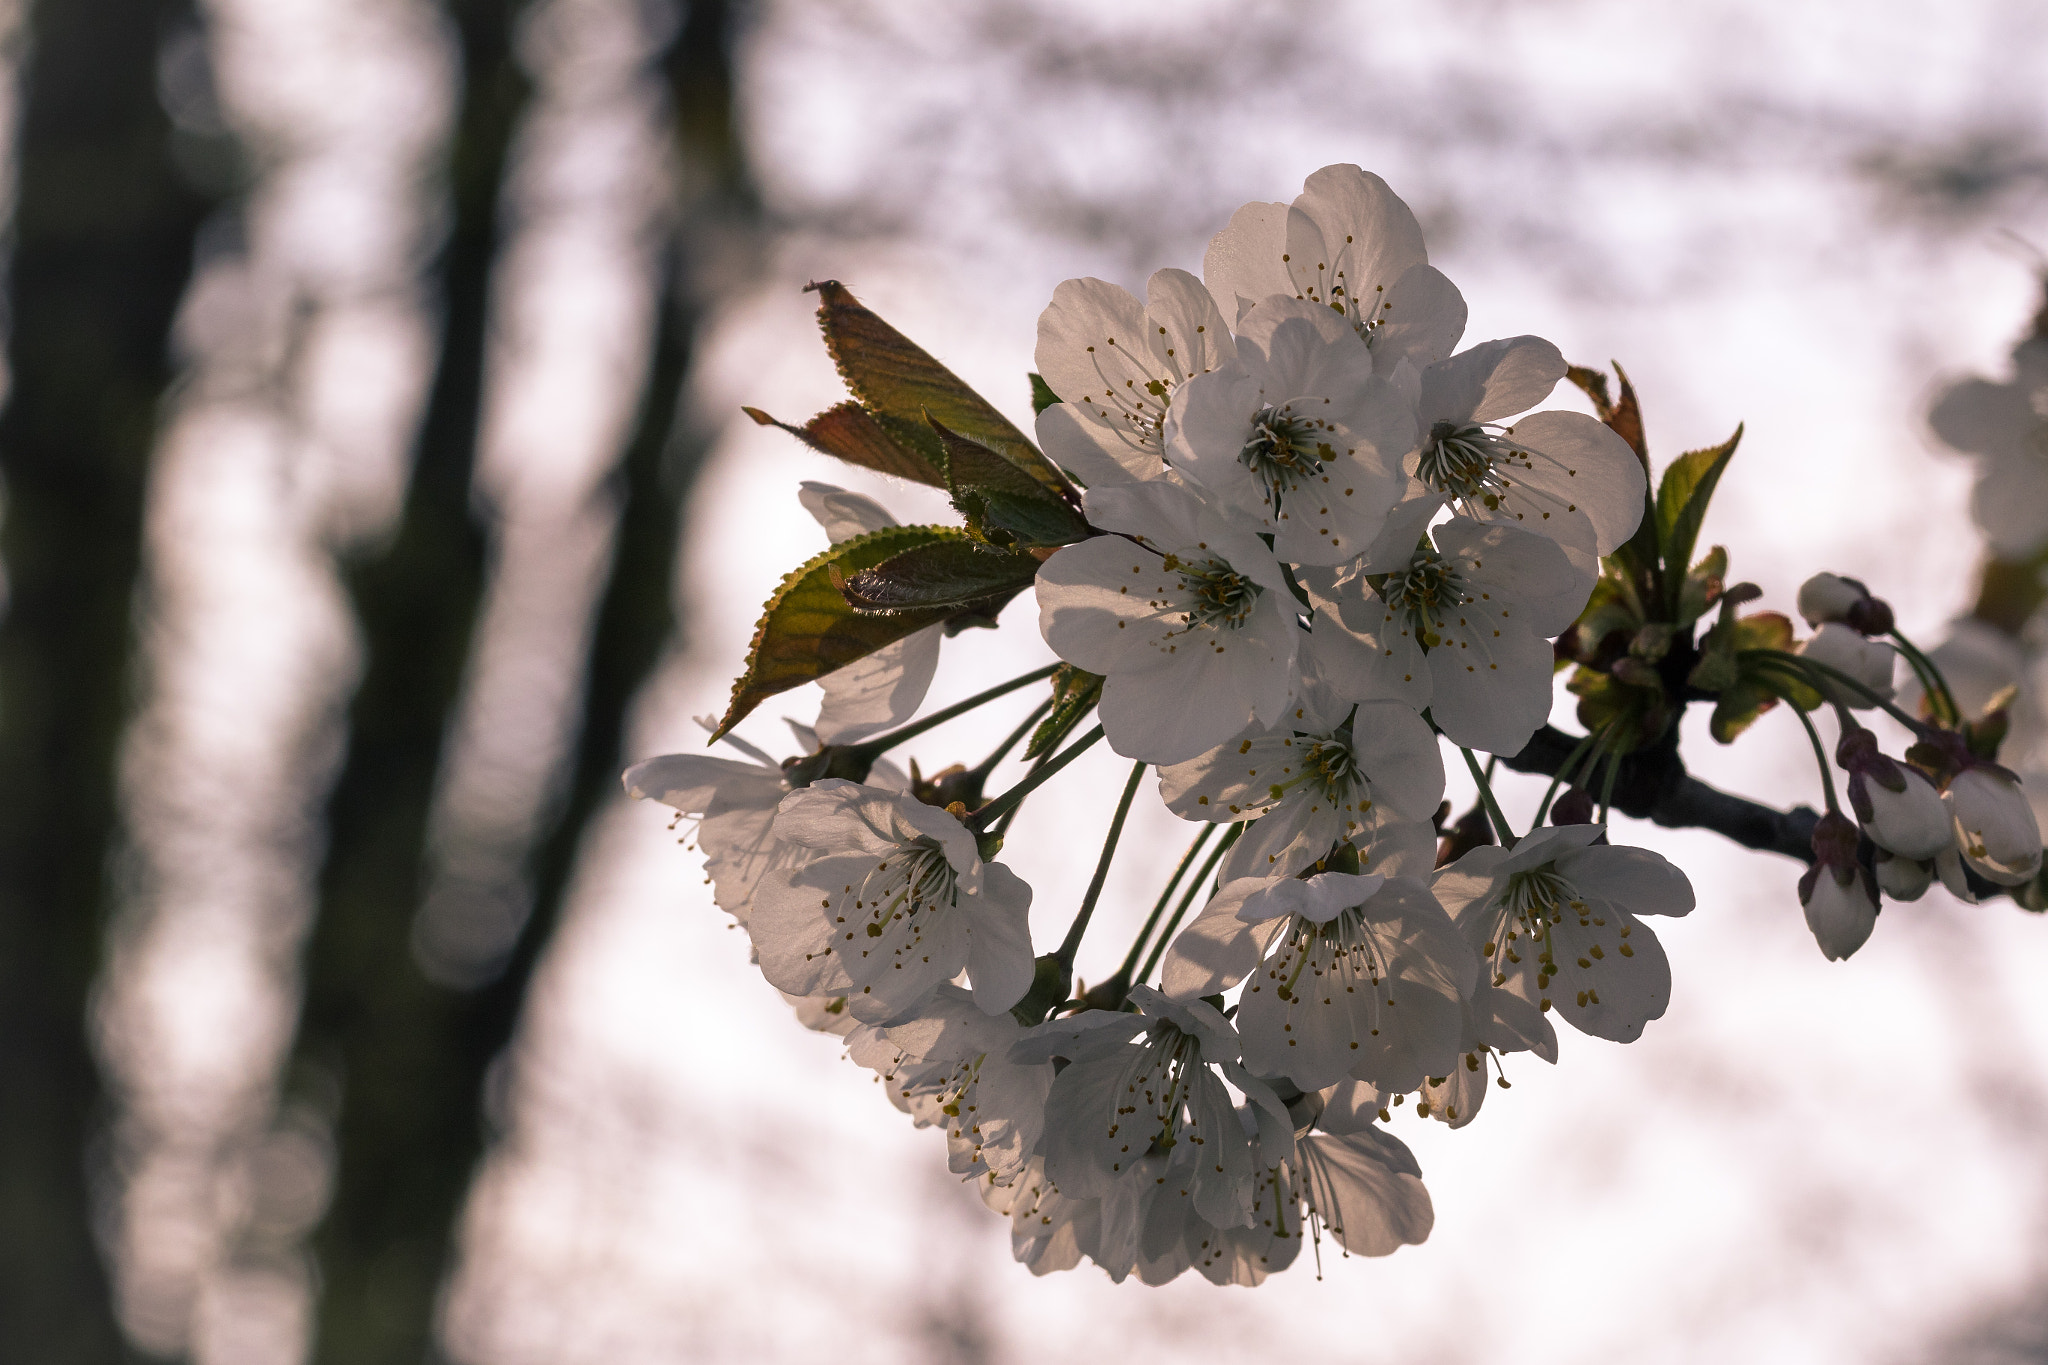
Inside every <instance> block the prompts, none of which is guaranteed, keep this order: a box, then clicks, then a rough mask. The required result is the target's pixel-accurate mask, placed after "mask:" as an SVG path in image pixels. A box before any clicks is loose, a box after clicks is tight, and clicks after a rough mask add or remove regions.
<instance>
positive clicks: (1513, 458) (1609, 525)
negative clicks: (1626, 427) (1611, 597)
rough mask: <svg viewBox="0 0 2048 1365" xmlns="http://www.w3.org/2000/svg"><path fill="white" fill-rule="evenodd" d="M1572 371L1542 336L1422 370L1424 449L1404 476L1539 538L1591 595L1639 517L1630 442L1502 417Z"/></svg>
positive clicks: (1467, 510) (1580, 419)
mask: <svg viewBox="0 0 2048 1365" xmlns="http://www.w3.org/2000/svg"><path fill="white" fill-rule="evenodd" d="M1567 368H1568V367H1567V366H1566V364H1565V361H1564V357H1563V356H1562V355H1560V354H1558V350H1557V347H1555V346H1553V345H1551V344H1550V343H1549V342H1547V341H1544V340H1543V339H1542V338H1540V337H1529V336H1524V337H1510V338H1507V339H1505V340H1501V341H1489V342H1486V343H1484V344H1483V345H1479V346H1474V347H1472V348H1471V349H1469V350H1466V351H1461V352H1459V353H1458V354H1457V355H1454V356H1452V357H1451V358H1450V359H1448V360H1443V361H1439V362H1437V363H1436V364H1434V365H1431V366H1430V367H1429V368H1428V369H1426V370H1424V371H1423V372H1422V393H1421V400H1420V403H1419V406H1418V411H1417V413H1416V426H1417V430H1418V433H1419V435H1420V442H1421V443H1420V445H1419V447H1418V448H1417V450H1416V451H1415V452H1414V454H1413V455H1412V456H1411V457H1410V458H1409V460H1408V464H1407V469H1408V472H1409V473H1411V474H1413V475H1415V477H1416V478H1417V479H1418V480H1419V481H1420V482H1421V483H1422V485H1423V486H1424V487H1426V488H1428V489H1429V491H1430V492H1431V493H1433V494H1435V495H1436V496H1437V497H1439V498H1441V499H1442V500H1443V501H1444V502H1446V503H1448V504H1450V505H1451V506H1452V507H1454V508H1455V509H1457V510H1458V511H1459V512H1460V513H1462V514H1464V515H1465V516H1469V517H1476V518H1478V519H1479V520H1482V521H1500V522H1506V523H1508V524H1510V525H1514V526H1519V527H1521V528H1522V529H1523V530H1525V531H1536V532H1539V533H1541V534H1542V535H1546V536H1548V537H1550V538H1551V539H1552V540H1554V541H1556V542H1557V543H1558V545H1559V546H1560V547H1562V548H1563V549H1564V551H1565V553H1566V554H1567V555H1568V556H1569V557H1570V558H1571V560H1572V562H1573V564H1574V565H1575V566H1576V567H1577V568H1578V570H1579V572H1580V573H1581V574H1582V575H1583V576H1584V577H1585V579H1586V586H1587V587H1588V588H1589V589H1590V588H1591V586H1592V580H1593V579H1594V578H1596V577H1598V576H1599V572H1600V564H1599V557H1600V556H1601V555H1606V554H1611V553H1613V552H1614V550H1615V549H1617V548H1618V547H1619V546H1620V545H1622V543H1623V542H1625V541H1626V540H1627V539H1628V538H1629V537H1630V536H1631V535H1633V534H1635V529H1636V523H1637V522H1639V521H1641V520H1642V516H1643V506H1644V502H1643V492H1644V487H1645V483H1646V476H1645V474H1644V471H1643V464H1642V461H1641V460H1639V459H1637V458H1636V454H1635V452H1634V451H1633V450H1631V449H1629V445H1628V442H1626V441H1624V440H1622V439H1621V437H1619V436H1617V435H1616V434H1615V433H1614V432H1613V431H1612V430H1610V429H1609V428H1608V427H1607V426H1606V425H1605V424H1604V423H1602V422H1599V421H1596V420H1594V419H1593V418H1591V417H1588V416H1586V415H1585V414H1584V413H1578V412H1538V413H1532V414H1530V415H1529V416H1526V417H1522V418H1520V419H1518V420H1516V421H1514V422H1513V423H1512V424H1505V423H1506V419H1508V418H1511V417H1514V415H1515V414H1516V413H1519V412H1523V411H1525V410H1526V409H1528V408H1532V407H1534V406H1536V404H1538V403H1540V402H1542V401H1543V400H1544V399H1545V398H1547V397H1549V396H1550V391H1551V390H1552V389H1553V388H1555V387H1556V386H1557V381H1558V380H1560V379H1562V378H1564V376H1565V371H1566V369H1567Z"/></svg>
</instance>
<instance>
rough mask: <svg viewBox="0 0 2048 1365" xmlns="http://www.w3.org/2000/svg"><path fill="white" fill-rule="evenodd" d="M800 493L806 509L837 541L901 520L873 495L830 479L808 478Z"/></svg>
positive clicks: (882, 527)
mask: <svg viewBox="0 0 2048 1365" xmlns="http://www.w3.org/2000/svg"><path fill="white" fill-rule="evenodd" d="M796 496H797V501H798V502H801V503H802V504H803V505H804V510H805V511H806V512H809V513H810V514H811V516H812V517H813V518H815V519H816V521H817V523H818V525H820V526H822V527H824V528H825V538H826V539H828V540H830V541H831V542H832V543H833V544H834V545H837V544H838V543H839V542H840V541H842V540H852V539H853V538H854V537H856V536H864V535H867V534H868V533H869V532H872V531H881V530H886V529H888V528H889V527H891V526H894V525H896V524H897V521H896V518H894V517H892V516H890V515H889V509H887V508H886V507H884V506H882V504H880V503H879V502H876V501H875V500H874V499H873V498H870V497H867V496H865V495H863V494H860V493H849V492H847V491H846V490H845V489H844V488H839V487H835V486H834V485H832V484H829V483H817V482H814V481H812V480H809V479H806V480H805V481H804V482H803V484H802V486H801V487H800V488H799V489H798V491H797V495H796Z"/></svg>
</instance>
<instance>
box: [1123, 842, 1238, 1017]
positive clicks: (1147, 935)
mask: <svg viewBox="0 0 2048 1365" xmlns="http://www.w3.org/2000/svg"><path fill="white" fill-rule="evenodd" d="M1215 833H1216V826H1214V825H1211V824H1206V823H1205V824H1204V825H1203V826H1202V831H1201V833H1199V834H1197V835H1196V836H1195V841H1194V842H1193V843H1191V844H1189V845H1188V851H1187V852H1186V853H1184V854H1182V855H1181V859H1180V866H1178V867H1176V868H1174V869H1173V876H1172V877H1171V878H1169V879H1168V880H1167V883H1166V889H1165V890H1164V891H1161V892H1160V893H1159V901H1158V903H1157V904H1156V905H1154V906H1153V907H1152V913H1151V914H1150V915H1148V916H1146V918H1145V927H1144V928H1143V929H1140V930H1139V931H1138V937H1137V940H1136V941H1135V942H1134V943H1132V944H1131V951H1130V952H1129V953H1127V954H1126V955H1125V956H1124V965H1123V966H1121V967H1119V968H1117V970H1116V975H1115V976H1114V977H1112V978H1111V980H1113V981H1120V982H1123V983H1125V984H1127V985H1128V984H1129V982H1130V980H1131V973H1132V972H1134V971H1136V970H1137V969H1138V959H1139V958H1140V957H1142V956H1144V953H1145V944H1146V943H1147V942H1148V941H1150V939H1151V937H1152V931H1153V930H1154V929H1155V928H1157V927H1158V926H1159V917H1160V916H1161V915H1163V914H1165V913H1166V905H1167V902H1169V901H1171V900H1172V899H1173V893H1174V891H1175V890H1177V889H1178V888H1179V886H1180V883H1181V878H1183V877H1185V876H1187V875H1188V869H1189V868H1190V867H1193V866H1194V865H1195V855H1196V854H1197V853H1200V852H1201V851H1202V845H1203V844H1206V843H1208V842H1209V838H1210V836H1211V835H1213V834H1215Z"/></svg>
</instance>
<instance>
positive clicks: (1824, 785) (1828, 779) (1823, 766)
mask: <svg viewBox="0 0 2048 1365" xmlns="http://www.w3.org/2000/svg"><path fill="white" fill-rule="evenodd" d="M1792 714H1793V715H1795V716H1797V717H1799V723H1800V724H1801V725H1804V726H1805V727H1806V737H1807V738H1808V739H1810V740H1812V741H1813V761H1814V762H1816V763H1818V764H1819V765H1820V785H1821V790H1822V791H1824V792H1825V793H1826V794H1827V798H1828V814H1830V815H1834V814H1837V813H1839V812H1840V811H1841V809H1842V807H1841V805H1840V803H1839V802H1837V801H1836V800H1835V774H1834V771H1833V770H1832V769H1831V768H1829V766H1828V751H1827V748H1826V746H1825V745H1823V744H1822V743H1821V742H1820V731H1819V730H1818V729H1816V728H1815V727H1814V724H1813V717H1811V716H1809V715H1807V714H1806V712H1804V711H1802V710H1800V709H1799V708H1798V707H1796V706H1795V707H1793V708H1792Z"/></svg>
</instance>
